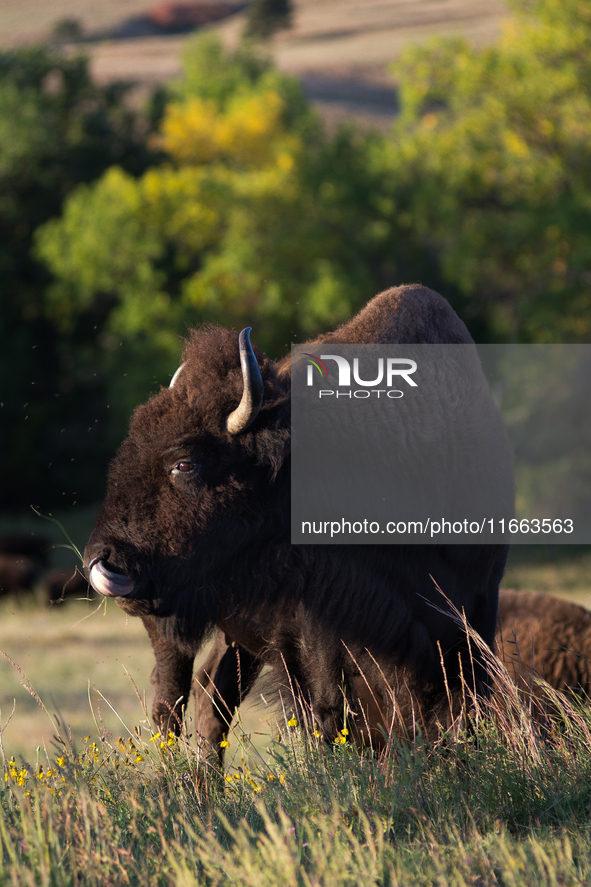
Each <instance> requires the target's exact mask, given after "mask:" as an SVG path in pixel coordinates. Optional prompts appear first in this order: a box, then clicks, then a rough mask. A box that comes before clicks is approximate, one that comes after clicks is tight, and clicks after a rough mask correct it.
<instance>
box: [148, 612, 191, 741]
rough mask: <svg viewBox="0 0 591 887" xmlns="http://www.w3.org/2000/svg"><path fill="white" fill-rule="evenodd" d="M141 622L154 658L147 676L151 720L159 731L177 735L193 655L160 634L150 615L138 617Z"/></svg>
mask: <svg viewBox="0 0 591 887" xmlns="http://www.w3.org/2000/svg"><path fill="white" fill-rule="evenodd" d="M142 622H143V623H144V625H145V627H146V631H147V632H148V634H149V636H150V640H151V641H152V649H153V650H154V656H155V657H156V665H155V666H154V670H153V671H152V677H151V681H152V684H153V685H154V689H155V695H154V703H153V705H152V720H153V721H154V724H155V725H156V727H157V728H158V729H159V730H161V731H162V732H163V733H166V734H167V733H168V732H169V731H172V732H173V733H176V734H177V735H178V734H179V733H180V732H181V726H182V719H183V714H184V711H185V709H186V707H187V702H188V701H189V693H190V692H191V678H192V676H193V661H194V658H195V657H194V656H187V655H186V654H184V653H182V652H181V651H180V650H179V649H178V647H176V646H175V645H174V644H173V643H171V641H169V640H166V639H165V638H164V637H162V635H161V633H160V632H159V630H158V621H157V619H156V618H155V617H154V616H142Z"/></svg>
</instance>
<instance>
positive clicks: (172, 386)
mask: <svg viewBox="0 0 591 887" xmlns="http://www.w3.org/2000/svg"><path fill="white" fill-rule="evenodd" d="M184 365H185V364H184V363H182V364H181V365H180V367H179V368H178V370H177V371H176V372H175V374H174V376H173V377H172V379H171V380H170V385H169V386H168V387H169V388H174V383H175V382H176V380H177V379H178V377H179V376H180V374H181V370H182V368H183V367H184Z"/></svg>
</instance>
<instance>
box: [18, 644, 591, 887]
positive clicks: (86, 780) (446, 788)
mask: <svg viewBox="0 0 591 887" xmlns="http://www.w3.org/2000/svg"><path fill="white" fill-rule="evenodd" d="M473 642H474V643H478V639H477V638H473ZM489 659H490V667H491V670H493V671H494V683H495V690H494V692H493V694H492V695H491V698H490V699H489V700H488V701H485V702H482V701H474V700H469V699H468V710H467V711H466V712H464V722H463V728H462V729H460V728H459V727H458V725H457V724H456V728H455V729H454V731H453V735H452V733H451V732H448V733H447V734H445V733H443V734H442V735H441V736H440V737H439V739H438V740H437V741H436V742H434V743H433V742H431V743H429V742H427V741H424V740H423V739H422V738H421V737H420V735H419V736H418V737H417V738H416V740H415V741H414V742H412V743H411V742H393V743H392V745H391V748H390V749H389V750H388V753H387V754H381V755H378V754H374V753H373V752H372V751H371V750H370V749H362V750H361V751H359V750H357V749H356V748H355V747H354V746H353V745H352V744H351V743H349V742H339V743H334V744H333V745H331V746H328V745H327V744H326V743H324V742H323V741H322V740H321V739H320V738H319V737H318V736H315V735H313V734H310V733H309V732H304V731H303V730H302V729H301V727H300V726H299V725H298V724H297V723H294V720H295V719H294V717H293V716H292V715H291V712H290V710H289V709H286V715H285V717H284V718H283V720H282V723H281V724H280V725H279V727H278V733H277V735H276V736H274V737H269V740H268V757H266V758H263V757H261V755H260V754H259V753H258V752H257V751H256V750H255V749H254V747H253V746H252V744H251V742H250V738H249V737H248V736H247V735H246V734H245V733H244V732H243V730H242V729H241V725H240V722H238V724H237V725H236V726H235V727H234V729H233V730H232V732H231V734H230V735H229V737H228V742H229V748H228V749H227V750H226V751H227V755H228V759H227V760H228V766H227V768H226V771H225V772H224V773H223V774H222V773H220V772H219V771H218V770H216V769H215V768H214V767H213V766H210V765H209V764H203V763H202V762H200V761H199V760H198V757H197V754H196V751H195V747H194V744H193V743H192V741H191V738H190V737H188V736H186V735H184V736H181V737H180V738H176V737H174V736H173V735H171V734H169V735H160V734H158V733H154V732H152V731H151V730H150V729H149V728H148V727H147V726H141V727H138V728H135V729H134V730H130V731H125V730H124V728H123V726H122V730H123V733H124V735H122V736H121V737H117V736H114V735H112V734H110V733H108V732H107V731H106V730H103V731H102V733H101V735H100V737H99V738H97V739H96V740H91V739H90V737H89V738H88V739H86V740H85V741H84V743H83V745H82V747H81V748H79V749H76V748H75V747H74V743H72V742H71V741H70V740H69V738H68V736H67V731H65V730H64V731H62V735H61V736H57V737H56V740H55V745H54V747H53V749H52V750H51V751H49V752H47V753H46V755H45V757H44V759H43V760H39V761H37V762H36V763H35V764H34V765H33V764H25V763H18V762H16V761H14V760H7V759H5V762H4V770H5V775H4V780H3V781H2V786H1V788H0V845H1V851H0V859H1V860H2V867H1V870H0V884H11V885H12V884H14V885H21V884H22V885H33V884H35V885H52V887H53V885H56V887H57V885H60V887H61V885H95V884H96V885H99V884H100V885H101V887H103V885H105V884H109V885H119V884H122V885H123V884H132V885H135V884H137V885H146V884H150V885H152V884H155V885H173V884H174V885H179V887H183V885H187V887H189V885H197V884H199V885H201V884H208V885H218V884H219V885H226V884H241V885H252V887H276V885H278V884H281V885H284V884H285V885H294V887H295V885H298V887H299V885H303V887H304V885H305V887H309V885H326V887H333V885H334V887H337V885H339V887H340V885H358V884H363V885H388V884H392V885H397V884H400V885H402V884H404V885H407V884H408V885H423V884H424V885H427V884H429V885H431V884H441V885H446V887H447V885H453V884H455V885H468V884H470V885H480V887H482V885H489V884H490V885H493V884H502V885H522V884H536V885H566V884H586V883H591V837H590V824H589V815H590V813H591V714H590V712H589V710H588V708H587V706H586V705H585V704H582V703H578V702H574V701H572V700H569V699H567V698H566V697H564V696H561V695H560V694H558V693H556V692H554V691H552V690H551V689H550V688H549V687H548V686H547V685H545V684H544V683H543V682H541V681H539V680H537V679H534V678H532V682H531V686H530V687H529V688H527V687H524V688H523V689H522V690H520V691H518V690H517V688H516V687H515V686H514V685H513V684H512V683H511V681H510V679H509V677H508V675H507V673H506V672H505V670H504V668H503V666H502V664H501V663H500V662H499V661H498V660H496V659H495V658H494V657H493V656H492V655H491V654H489ZM146 724H147V722H146ZM64 734H65V735H64Z"/></svg>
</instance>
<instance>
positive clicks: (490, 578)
mask: <svg viewBox="0 0 591 887" xmlns="http://www.w3.org/2000/svg"><path fill="white" fill-rule="evenodd" d="M328 343H333V344H337V343H342V344H397V343H398V344H402V343H404V344H415V343H452V344H453V343H456V344H461V343H463V344H466V345H470V344H473V343H472V339H471V337H470V335H469V333H468V331H467V330H466V328H465V326H464V324H463V323H462V322H461V321H460V320H459V318H458V317H457V315H456V314H455V313H454V311H453V310H452V309H451V307H450V305H449V304H448V303H447V302H446V301H445V299H443V298H442V297H441V296H440V295H438V294H437V293H435V292H433V291H431V290H429V289H426V288H425V287H422V286H419V285H412V286H402V287H398V288H393V289H390V290H387V291H386V292H383V293H381V294H380V295H378V296H376V297H375V298H374V299H373V300H372V301H371V302H369V303H368V305H367V306H366V307H365V309H364V310H363V311H361V313H360V314H359V315H357V316H356V317H354V318H353V319H352V320H351V321H349V322H348V323H346V324H344V325H343V326H341V327H339V328H338V329H336V330H335V331H334V332H331V333H328V334H326V335H324V336H322V337H321V338H319V339H318V340H316V342H314V343H310V347H313V346H318V345H320V344H323V345H325V344H328ZM491 403H492V401H491ZM499 471H500V476H501V474H502V470H501V469H499ZM502 482H503V483H505V484H506V486H508V488H510V489H512V480H509V479H508V478H503V479H502ZM506 555H507V549H506V546H504V545H466V546H461V545H455V546H454V545H448V546H446V545H408V546H407V545H366V546H364V545H361V546H356V545H342V546H322V545H291V544H290V362H289V359H285V360H284V361H283V362H280V363H274V362H272V361H270V360H268V359H267V358H266V357H264V356H262V355H261V354H259V353H258V352H257V351H256V350H255V349H253V347H252V346H251V345H250V342H249V336H248V330H245V331H243V332H242V333H241V334H240V337H238V335H237V334H236V333H234V332H230V331H228V330H226V329H222V328H220V327H214V326H209V327H206V328H204V329H200V330H193V331H192V332H191V334H190V337H189V339H188V340H187V342H186V347H185V351H184V355H183V363H182V365H181V367H180V368H179V370H178V371H177V373H175V375H174V377H173V380H172V382H171V385H170V387H168V388H164V389H162V390H161V391H160V392H159V393H158V394H156V395H155V396H154V397H153V398H152V399H151V400H149V401H148V402H147V403H146V404H144V405H142V406H139V407H138V408H137V410H136V411H135V413H134V415H133V417H132V420H131V424H130V429H129V435H128V437H127V439H126V440H125V441H124V442H123V444H122V445H121V447H120V449H119V451H118V453H117V455H116V456H115V458H114V460H113V462H112V464H111V467H110V471H109V477H108V489H107V496H106V499H105V501H104V504H103V506H102V508H101V511H100V513H99V516H98V519H97V522H96V525H95V527H94V530H93V532H92V535H91V537H90V540H89V542H88V544H87V546H86V549H85V556H84V560H85V565H86V570H87V574H88V576H89V579H90V582H91V584H92V585H93V586H94V588H95V589H96V590H97V591H98V592H100V593H101V594H103V595H107V596H111V597H114V598H115V599H116V601H117V603H118V604H119V606H121V607H122V609H124V610H125V612H126V613H128V614H130V615H134V616H140V617H141V618H142V620H143V622H144V625H145V627H146V629H147V631H148V634H149V636H150V638H151V641H152V645H153V649H154V654H155V658H156V666H155V669H154V672H153V675H152V680H153V683H154V684H155V694H156V695H155V701H154V706H153V709H152V714H153V718H154V721H155V723H156V725H158V726H164V727H165V728H167V729H168V728H170V729H175V730H178V729H179V728H180V717H181V716H182V711H183V709H184V707H185V706H186V704H187V701H188V698H189V694H190V690H191V684H192V676H193V663H194V659H195V655H196V653H197V652H198V651H199V649H200V648H201V646H202V644H203V642H204V640H205V639H206V638H207V637H208V635H210V634H211V632H212V631H213V632H214V633H215V642H214V646H213V650H212V652H211V654H210V655H209V656H208V658H207V661H206V662H205V663H204V665H203V666H202V668H201V669H200V670H199V672H198V673H197V674H196V676H195V679H194V686H195V689H196V695H197V720H196V723H197V732H198V734H199V735H200V737H201V740H202V743H203V745H202V747H203V748H204V749H205V750H207V749H209V750H211V749H214V750H217V749H218V747H219V742H220V740H221V737H222V733H223V732H224V731H225V730H227V727H228V723H229V721H231V718H232V715H233V713H234V710H235V707H236V706H237V705H238V704H239V703H240V700H241V698H242V697H243V696H244V695H245V693H246V692H248V690H249V688H250V687H251V686H252V683H253V680H254V678H255V677H256V675H257V674H258V672H259V670H260V668H261V667H262V665H263V664H264V663H269V664H270V665H272V666H274V667H275V668H276V669H277V670H278V671H279V672H280V673H282V674H283V675H286V674H287V675H289V682H290V685H291V686H293V687H294V688H295V689H296V691H297V693H299V696H300V700H301V701H302V702H301V704H302V705H303V706H307V707H308V710H309V712H311V717H312V718H313V720H314V722H315V723H317V724H318V725H319V726H320V727H321V729H322V731H323V733H324V735H325V736H326V738H327V739H329V740H330V739H331V738H334V737H335V736H336V735H337V733H338V731H339V729H341V728H342V727H343V717H344V715H343V712H344V699H343V694H344V696H345V697H346V699H347V702H348V703H349V707H350V709H351V710H352V711H354V710H355V690H354V685H355V681H356V680H358V675H359V671H358V670H357V669H359V670H360V671H362V672H363V674H365V675H366V676H367V677H368V680H369V681H370V683H371V684H372V685H373V686H379V682H380V681H381V680H384V681H386V682H387V683H388V685H389V686H392V687H394V688H396V694H395V698H394V699H392V697H391V696H390V697H389V698H390V699H391V700H392V704H391V710H390V711H389V712H388V713H387V717H390V718H391V719H393V720H396V721H397V723H398V725H399V728H400V732H403V731H404V730H407V731H410V732H412V730H413V729H414V728H415V727H416V725H417V724H418V725H419V726H422V729H423V731H425V732H426V733H428V734H429V733H431V734H432V733H434V732H435V731H436V730H437V725H438V724H440V723H443V724H445V723H449V719H450V705H449V701H448V696H447V690H446V686H445V682H444V678H443V669H442V662H443V664H444V667H445V671H446V673H447V681H448V687H449V690H450V692H451V694H452V695H453V698H454V699H456V697H458V698H459V696H460V693H459V683H460V671H461V669H463V673H464V675H465V676H467V677H469V676H470V675H471V676H472V677H471V678H470V677H469V679H471V680H473V681H474V684H475V686H474V689H475V690H476V692H482V691H484V692H486V685H487V676H486V669H485V666H484V663H483V662H482V661H481V659H480V657H479V656H478V653H477V652H476V651H472V654H473V657H474V658H471V655H470V650H469V649H468V644H467V642H466V638H465V634H464V632H463V631H462V630H461V628H460V627H458V625H457V622H456V621H455V620H454V618H452V616H451V615H448V613H447V612H445V610H446V603H445V600H444V598H443V597H442V596H441V594H440V593H439V591H438V590H437V588H436V586H435V584H434V580H435V581H436V582H437V583H438V585H439V586H440V588H441V589H442V590H443V591H444V592H445V594H446V595H447V596H448V598H449V599H450V600H451V601H452V602H453V604H454V605H455V606H456V607H457V608H459V609H460V610H462V609H463V610H464V612H465V614H466V617H467V619H468V620H469V622H470V623H471V625H472V626H473V627H474V628H475V629H476V631H478V632H479V633H480V635H481V636H482V638H483V639H484V641H485V642H486V643H487V644H488V645H492V644H493V643H494V635H495V627H496V620H497V598H498V588H499V582H500V579H501V576H502V574H503V570H504V566H505V560H506ZM352 663H353V664H352ZM454 705H455V703H452V707H453V706H454ZM394 709H395V712H394Z"/></svg>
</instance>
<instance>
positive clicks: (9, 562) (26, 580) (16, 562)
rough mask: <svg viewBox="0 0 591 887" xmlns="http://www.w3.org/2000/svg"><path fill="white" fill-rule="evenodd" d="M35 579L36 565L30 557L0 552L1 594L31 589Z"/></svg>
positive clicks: (15, 593) (17, 592) (14, 593)
mask: <svg viewBox="0 0 591 887" xmlns="http://www.w3.org/2000/svg"><path fill="white" fill-rule="evenodd" d="M34 581H35V567H34V565H33V562H32V561H31V560H30V559H29V558H28V557H22V556H21V555H17V554H0V596H3V595H8V594H13V595H19V594H21V593H22V592H23V591H30V590H31V588H32V586H33V582H34Z"/></svg>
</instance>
